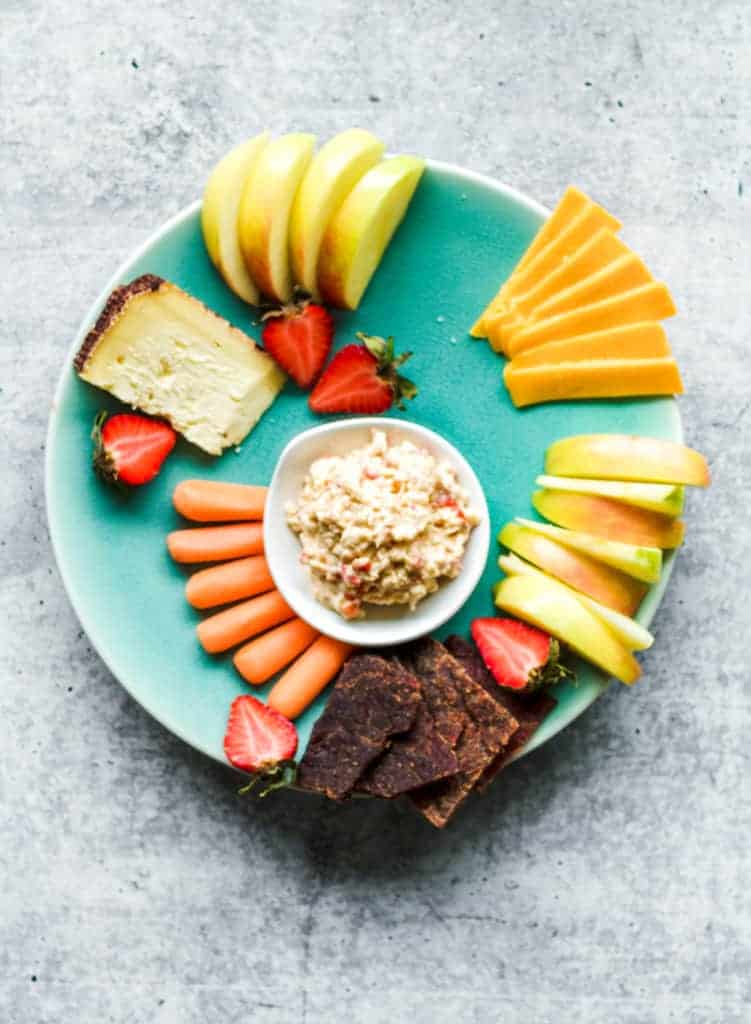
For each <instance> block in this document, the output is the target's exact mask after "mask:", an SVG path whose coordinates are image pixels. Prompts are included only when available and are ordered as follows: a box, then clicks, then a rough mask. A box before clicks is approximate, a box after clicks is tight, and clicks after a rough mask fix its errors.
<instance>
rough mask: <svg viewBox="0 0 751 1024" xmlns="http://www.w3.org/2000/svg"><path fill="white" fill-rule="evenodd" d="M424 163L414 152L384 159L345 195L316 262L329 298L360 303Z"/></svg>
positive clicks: (321, 286) (333, 302) (347, 306)
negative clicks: (413, 154) (409, 154)
mask: <svg viewBox="0 0 751 1024" xmlns="http://www.w3.org/2000/svg"><path fill="white" fill-rule="evenodd" d="M424 169H425V161H424V160H420V159H418V158H417V157H413V156H395V157H390V158H389V159H387V160H382V161H381V163H379V164H376V166H375V167H373V168H371V170H369V171H368V172H367V174H365V175H364V176H363V177H362V178H360V180H359V181H358V183H357V184H356V185H355V187H354V188H353V189H352V191H351V192H350V194H349V195H348V196H347V198H346V199H345V200H344V202H343V203H342V205H341V206H340V207H339V210H338V211H337V212H336V214H334V216H333V217H332V219H331V221H330V223H329V226H328V227H327V229H326V233H325V235H324V237H323V243H322V245H321V253H320V258H319V262H318V287H319V289H320V291H321V294H322V295H323V298H324V300H325V301H326V302H327V303H329V304H330V305H333V306H339V307H341V308H343V309H357V307H358V305H359V304H360V299H361V298H362V296H363V293H364V292H365V289H366V288H367V286H368V284H369V283H370V280H371V278H372V276H373V274H374V273H375V271H376V269H377V267H378V264H379V263H380V261H381V257H382V256H383V253H384V252H385V250H386V247H387V246H388V244H389V242H390V241H391V239H392V237H393V235H394V232H395V231H396V229H397V228H398V226H399V224H400V223H401V221H402V219H403V217H404V215H405V213H406V212H407V207H408V206H409V203H410V201H411V199H412V196H413V195H414V192H415V189H416V188H417V185H418V183H419V181H420V178H421V176H422V173H423V171H424Z"/></svg>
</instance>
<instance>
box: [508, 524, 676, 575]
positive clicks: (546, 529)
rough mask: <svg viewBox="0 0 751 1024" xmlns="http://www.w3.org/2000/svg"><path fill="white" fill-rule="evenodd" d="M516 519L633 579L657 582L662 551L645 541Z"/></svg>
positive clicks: (529, 527)
mask: <svg viewBox="0 0 751 1024" xmlns="http://www.w3.org/2000/svg"><path fill="white" fill-rule="evenodd" d="M516 522H517V523H519V524H520V525H521V526H526V527H527V529H529V530H532V531H534V532H536V533H541V534H542V535H543V537H550V539H551V540H556V541H558V543H559V544H563V546H564V547H567V548H573V549H574V551H580V552H581V553H582V554H583V555H589V557H590V558H595V559H597V561H599V562H604V563H605V565H609V566H610V567H611V569H618V571H619V572H625V573H626V574H627V575H628V576H633V577H634V579H637V580H642V581H643V582H644V583H657V581H658V580H659V578H660V573H661V571H662V551H661V550H660V549H659V548H655V547H651V546H649V545H644V544H639V545H637V544H622V543H621V542H620V541H617V540H604V539H603V538H602V537H595V536H594V535H593V534H591V533H581V532H579V531H578V530H562V529H561V528H560V527H559V526H550V524H549V523H537V522H535V521H534V520H532V519H523V518H522V517H521V516H517V517H516Z"/></svg>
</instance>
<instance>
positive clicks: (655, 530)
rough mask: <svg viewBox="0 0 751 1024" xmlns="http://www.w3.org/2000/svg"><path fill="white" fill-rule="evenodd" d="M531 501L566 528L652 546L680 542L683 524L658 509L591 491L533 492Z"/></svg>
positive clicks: (546, 515) (544, 517)
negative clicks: (575, 492) (650, 509)
mask: <svg viewBox="0 0 751 1024" xmlns="http://www.w3.org/2000/svg"><path fill="white" fill-rule="evenodd" d="M532 504H533V505H534V507H535V509H536V510H537V511H538V512H539V514H540V515H541V516H542V517H543V519H549V520H550V522H551V523H555V524H556V526H565V527H566V528H567V529H569V530H579V531H583V532H585V533H593V534H594V535H595V536H597V537H604V538H605V539H606V540H618V541H623V543H624V544H641V545H646V546H647V547H654V548H677V547H680V545H681V544H682V543H683V534H684V529H685V524H684V523H683V522H682V520H680V519H671V518H670V517H669V516H663V515H660V514H659V512H647V510H646V509H643V508H634V507H633V506H631V505H624V504H622V503H621V502H620V501H613V499H612V498H602V497H599V496H598V495H594V494H567V493H566V491H535V492H534V494H533V495H532Z"/></svg>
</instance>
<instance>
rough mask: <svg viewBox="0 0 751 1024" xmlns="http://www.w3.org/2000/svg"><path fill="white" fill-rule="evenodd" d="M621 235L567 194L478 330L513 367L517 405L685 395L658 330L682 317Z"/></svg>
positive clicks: (583, 199)
mask: <svg viewBox="0 0 751 1024" xmlns="http://www.w3.org/2000/svg"><path fill="white" fill-rule="evenodd" d="M620 226H621V225H620V222H619V221H618V220H617V219H616V218H615V217H613V215H612V214H610V213H608V211H607V210H605V209H604V208H603V207H602V206H599V205H598V204H597V203H595V202H594V201H593V200H591V199H590V198H589V197H588V196H586V195H585V194H584V193H583V192H581V191H580V190H579V189H577V188H574V187H573V186H571V187H570V188H568V189H567V190H566V192H565V193H564V195H563V198H562V199H561V201H560V202H559V204H558V206H557V207H556V209H555V210H554V211H553V213H552V214H551V216H550V217H549V218H548V220H547V221H546V222H545V223H544V224H543V226H542V227H541V228H540V230H539V231H538V233H537V235H536V236H535V238H534V239H533V241H532V243H531V245H530V246H529V248H528V249H527V251H526V252H525V253H524V255H523V256H522V258H521V260H520V261H519V263H518V265H517V267H516V269H515V270H514V272H513V273H512V274H511V276H510V277H509V278H508V280H507V281H505V282H504V283H503V285H502V286H501V288H500V289H499V291H498V294H497V295H496V296H495V297H494V298H493V299H492V300H491V302H490V304H489V305H488V306H487V308H486V309H485V310H484V311H483V313H482V315H481V316H480V318H479V319H478V320H477V322H476V323H475V324H474V325H473V327H472V329H471V331H470V333H471V334H472V335H473V336H474V337H477V338H487V340H488V342H489V344H490V346H491V348H493V349H494V350H495V351H496V352H500V353H502V354H504V355H506V356H508V357H509V358H510V359H511V362H510V363H509V364H508V365H507V366H506V368H505V371H504V382H505V384H506V387H507V389H508V391H509V394H510V396H511V399H512V401H513V402H514V404H515V405H517V406H526V405H534V404H537V403H539V402H551V401H559V400H569V399H585V398H625V397H631V396H636V395H674V394H680V393H681V391H682V390H683V389H682V384H681V378H680V373H679V371H678V366H677V363H676V362H675V360H674V359H673V357H672V353H671V351H670V346H669V344H668V341H667V338H666V336H665V331H664V330H663V328H662V326H661V324H660V321H661V320H664V319H667V318H668V317H671V316H673V315H674V314H675V304H674V303H673V299H672V296H671V294H670V291H669V290H668V288H667V286H666V285H665V284H663V283H662V282H659V281H655V280H654V279H653V277H652V274H651V273H650V271H649V269H648V267H647V266H646V265H645V263H644V262H643V261H642V260H641V259H640V258H639V257H638V256H637V255H636V254H635V253H634V252H632V251H631V249H629V247H628V246H627V245H626V244H625V242H623V241H621V240H620V239H619V238H618V237H617V235H616V232H617V231H618V229H619V228H620Z"/></svg>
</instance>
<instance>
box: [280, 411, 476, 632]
mask: <svg viewBox="0 0 751 1024" xmlns="http://www.w3.org/2000/svg"><path fill="white" fill-rule="evenodd" d="M286 511H287V523H288V524H289V526H290V528H291V529H292V530H293V531H294V532H295V533H296V534H297V535H298V536H299V538H300V543H301V545H302V552H301V555H300V560H301V562H302V563H303V564H304V565H305V566H307V569H308V571H309V573H310V576H311V581H312V584H313V591H314V594H315V596H316V599H317V600H318V601H320V602H321V604H324V605H326V606H327V607H329V608H333V610H334V611H335V612H338V613H339V614H340V615H341V616H343V617H344V618H345V619H358V618H363V617H364V615H365V608H364V606H365V605H367V604H376V605H401V604H403V605H408V606H409V608H410V609H414V608H415V606H416V605H417V604H418V603H419V602H420V601H422V599H423V598H424V597H427V595H428V594H432V593H433V592H434V591H436V590H437V589H438V587H439V585H440V583H441V582H442V581H443V580H447V579H453V578H454V577H455V576H458V575H459V572H460V571H461V568H462V557H463V555H464V549H465V547H466V545H467V541H468V539H469V535H470V533H471V532H472V530H473V528H474V527H475V526H477V524H478V523H479V521H480V517H479V516H478V514H477V513H476V512H475V510H474V509H473V508H472V507H471V505H470V502H469V496H468V494H467V492H466V491H465V490H464V489H463V488H462V487H461V485H460V484H459V479H458V477H457V474H456V470H455V469H454V468H453V467H452V466H451V465H449V463H448V462H445V461H441V460H439V459H436V458H435V457H434V456H433V455H431V453H430V452H429V451H427V450H426V449H425V448H419V447H417V445H414V444H412V442H411V441H401V442H400V443H399V444H393V445H390V444H389V442H388V440H387V438H386V434H385V433H384V432H383V431H382V430H374V431H373V434H372V440H371V441H370V444H368V445H366V446H365V447H364V448H356V449H354V451H351V452H349V454H347V455H335V456H328V457H325V458H320V459H316V461H315V462H313V463H312V464H311V466H310V470H309V471H308V475H307V476H306V478H305V481H304V483H303V486H302V490H301V492H300V496H299V498H298V501H297V503H296V504H295V503H293V502H290V503H288V505H287V510H286Z"/></svg>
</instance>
